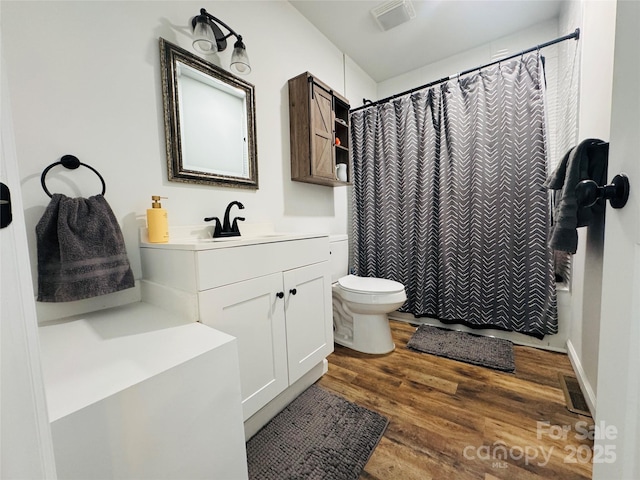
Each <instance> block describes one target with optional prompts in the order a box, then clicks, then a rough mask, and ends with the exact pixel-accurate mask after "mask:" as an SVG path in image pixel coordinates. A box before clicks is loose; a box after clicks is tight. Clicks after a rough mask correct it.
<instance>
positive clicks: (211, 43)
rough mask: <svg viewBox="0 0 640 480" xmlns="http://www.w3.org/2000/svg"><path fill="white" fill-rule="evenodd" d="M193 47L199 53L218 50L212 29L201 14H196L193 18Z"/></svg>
mask: <svg viewBox="0 0 640 480" xmlns="http://www.w3.org/2000/svg"><path fill="white" fill-rule="evenodd" d="M193 48H194V49H196V50H197V51H198V52H200V53H216V52H217V51H218V45H217V43H216V37H215V34H214V33H213V29H212V28H211V25H209V22H208V20H207V18H206V17H204V16H203V15H198V16H197V17H196V18H195V19H194V26H193Z"/></svg>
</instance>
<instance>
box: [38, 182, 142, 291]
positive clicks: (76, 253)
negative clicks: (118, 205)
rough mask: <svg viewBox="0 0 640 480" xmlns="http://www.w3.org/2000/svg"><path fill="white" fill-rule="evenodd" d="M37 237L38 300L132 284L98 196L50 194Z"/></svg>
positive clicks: (120, 242) (118, 234)
mask: <svg viewBox="0 0 640 480" xmlns="http://www.w3.org/2000/svg"><path fill="white" fill-rule="evenodd" d="M36 237H37V244H38V301H40V302H70V301H73V300H81V299H83V298H89V297H96V296H99V295H104V294H107V293H112V292H117V291H119V290H124V289H127V288H131V287H133V286H134V283H135V281H134V278H133V272H132V271H131V267H130V265H129V259H128V258H127V252H126V249H125V244H124V238H123V236H122V231H121V230H120V226H119V225H118V222H117V220H116V218H115V215H114V214H113V212H112V210H111V208H110V207H109V204H108V203H107V201H106V200H105V198H104V197H103V196H102V195H95V196H93V197H89V198H69V197H67V196H65V195H61V194H58V193H56V194H54V195H53V196H52V197H51V202H50V203H49V205H48V206H47V209H46V210H45V212H44V214H43V215H42V218H41V219H40V221H39V222H38V224H37V225H36Z"/></svg>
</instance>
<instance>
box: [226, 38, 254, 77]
mask: <svg viewBox="0 0 640 480" xmlns="http://www.w3.org/2000/svg"><path fill="white" fill-rule="evenodd" d="M230 68H231V71H232V72H233V73H237V74H240V75H247V74H249V73H251V65H250V64H249V57H248V56H247V49H246V47H245V46H244V43H242V40H241V39H238V41H237V42H236V43H235V44H234V45H233V53H232V54H231V66H230Z"/></svg>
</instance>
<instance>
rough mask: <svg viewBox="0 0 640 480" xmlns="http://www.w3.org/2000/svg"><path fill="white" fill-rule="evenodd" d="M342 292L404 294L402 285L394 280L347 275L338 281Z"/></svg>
mask: <svg viewBox="0 0 640 480" xmlns="http://www.w3.org/2000/svg"><path fill="white" fill-rule="evenodd" d="M338 284H339V285H340V287H341V288H342V289H343V290H346V291H347V292H353V293H368V294H383V295H384V294H390V293H399V292H404V285H402V284H401V283H399V282H396V281H394V280H387V279H385V278H373V277H358V276H357V275H347V276H346V277H342V278H340V279H339V280H338Z"/></svg>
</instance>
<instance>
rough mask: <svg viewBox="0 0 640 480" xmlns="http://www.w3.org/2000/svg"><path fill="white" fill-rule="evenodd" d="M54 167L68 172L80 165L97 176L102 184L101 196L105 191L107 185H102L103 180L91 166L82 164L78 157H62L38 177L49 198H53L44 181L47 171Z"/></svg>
mask: <svg viewBox="0 0 640 480" xmlns="http://www.w3.org/2000/svg"><path fill="white" fill-rule="evenodd" d="M56 165H62V166H63V167H65V168H68V169H69V170H75V169H76V168H78V167H79V166H80V165H82V166H83V167H87V168H88V169H89V170H92V171H93V173H95V174H96V175H97V176H98V178H99V179H100V182H102V195H103V196H104V194H105V192H106V191H107V185H106V184H105V183H104V178H102V175H100V173H99V172H98V171H97V170H96V169H95V168H93V167H92V166H91V165H87V164H86V163H82V162H81V161H80V160H78V157H76V156H74V155H63V156H62V158H60V161H59V162H54V163H52V164H51V165H49V166H48V167H47V168H45V169H44V171H43V172H42V175H41V176H40V184H41V185H42V188H43V190H44V193H46V194H47V195H49V197H53V195H51V192H49V190H48V189H47V185H46V184H45V182H44V180H45V177H46V176H47V173H49V170H51V169H52V168H53V167H55V166H56Z"/></svg>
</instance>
